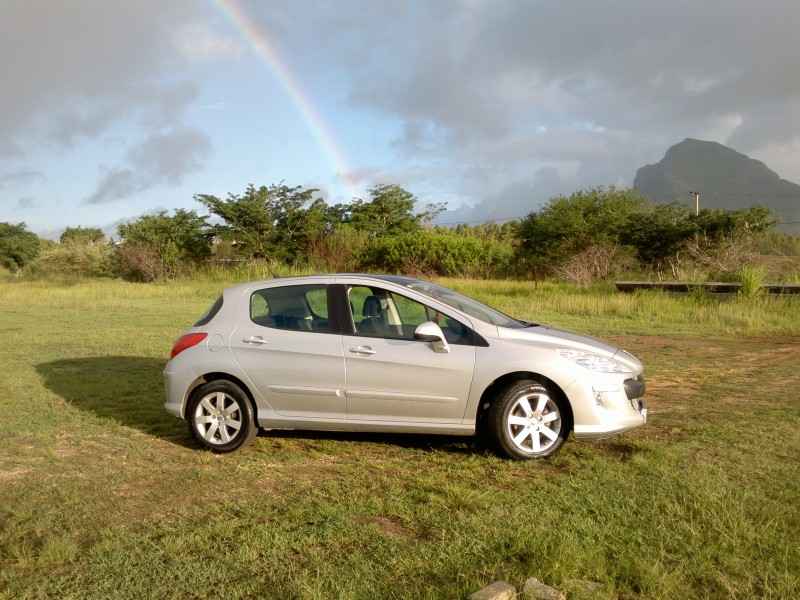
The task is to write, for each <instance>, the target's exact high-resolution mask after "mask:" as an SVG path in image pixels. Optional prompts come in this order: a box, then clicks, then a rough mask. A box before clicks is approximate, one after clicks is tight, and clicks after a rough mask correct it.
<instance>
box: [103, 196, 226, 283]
mask: <svg viewBox="0 0 800 600" xmlns="http://www.w3.org/2000/svg"><path fill="white" fill-rule="evenodd" d="M206 219H207V217H205V216H198V215H197V213H196V212H195V211H193V210H184V209H178V210H176V211H175V215H174V216H172V217H170V216H169V215H167V212H166V211H161V212H159V213H158V214H156V215H145V216H143V217H141V218H139V219H138V220H137V221H134V222H132V223H124V224H122V225H120V226H119V227H118V228H117V231H118V232H119V235H120V236H121V237H122V241H123V243H122V244H121V245H120V246H119V248H118V256H119V262H120V265H121V266H122V269H123V270H124V272H125V273H127V275H128V276H129V277H131V278H133V279H138V280H140V281H153V280H155V279H159V278H162V277H175V276H176V275H179V274H180V273H182V272H184V271H185V270H187V269H190V268H192V267H196V266H198V265H200V264H202V263H203V262H204V261H205V260H207V259H208V257H209V256H210V255H211V246H210V242H209V236H208V235H207V234H206V232H205V229H204V228H205V226H206Z"/></svg>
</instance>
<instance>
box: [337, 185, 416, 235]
mask: <svg viewBox="0 0 800 600" xmlns="http://www.w3.org/2000/svg"><path fill="white" fill-rule="evenodd" d="M369 194H370V196H371V198H372V199H371V200H370V201H369V202H365V201H363V200H360V199H354V200H353V202H352V203H351V204H350V206H349V207H348V209H347V212H346V215H347V216H346V219H345V222H346V223H349V224H350V225H352V226H353V227H354V228H355V229H357V230H358V231H366V232H367V233H368V234H369V235H370V237H379V236H390V235H402V234H407V233H412V232H414V231H416V230H418V229H419V228H420V222H419V218H418V217H417V216H415V215H414V213H413V211H414V202H415V200H416V198H415V197H414V195H413V194H412V193H411V192H408V191H406V190H404V189H403V188H401V187H400V186H399V185H387V184H382V185H377V186H375V187H373V188H372V189H370V190H369ZM423 215H425V213H423Z"/></svg>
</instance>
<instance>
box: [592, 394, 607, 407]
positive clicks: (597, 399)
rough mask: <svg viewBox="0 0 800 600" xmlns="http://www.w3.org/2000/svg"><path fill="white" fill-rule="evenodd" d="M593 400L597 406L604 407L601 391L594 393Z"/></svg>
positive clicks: (604, 402)
mask: <svg viewBox="0 0 800 600" xmlns="http://www.w3.org/2000/svg"><path fill="white" fill-rule="evenodd" d="M594 402H595V404H597V406H601V407H603V408H605V407H606V401H605V400H603V392H595V393H594Z"/></svg>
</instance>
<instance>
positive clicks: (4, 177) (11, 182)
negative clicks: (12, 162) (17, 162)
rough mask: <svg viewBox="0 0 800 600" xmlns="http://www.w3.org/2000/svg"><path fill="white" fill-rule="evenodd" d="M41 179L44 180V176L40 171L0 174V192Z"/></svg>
mask: <svg viewBox="0 0 800 600" xmlns="http://www.w3.org/2000/svg"><path fill="white" fill-rule="evenodd" d="M42 179H44V174H43V173H42V172H41V171H34V170H33V169H18V170H16V171H11V172H8V173H5V174H0V190H1V189H3V188H6V187H8V188H13V187H16V186H19V185H25V184H27V183H31V182H33V181H38V180H42Z"/></svg>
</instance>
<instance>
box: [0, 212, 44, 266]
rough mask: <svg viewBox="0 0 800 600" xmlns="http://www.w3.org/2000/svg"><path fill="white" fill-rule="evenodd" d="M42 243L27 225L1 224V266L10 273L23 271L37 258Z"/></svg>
mask: <svg viewBox="0 0 800 600" xmlns="http://www.w3.org/2000/svg"><path fill="white" fill-rule="evenodd" d="M40 242H41V241H40V240H39V236H37V235H36V234H35V233H33V232H31V231H28V229H27V226H26V225H25V223H17V224H16V225H12V224H11V223H5V222H3V223H0V264H2V265H3V266H4V267H5V268H6V269H8V270H9V271H17V270H19V269H21V268H22V267H24V266H25V265H27V264H29V263H30V262H32V261H33V260H34V259H35V258H36V255H37V254H38V252H39V245H40Z"/></svg>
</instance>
